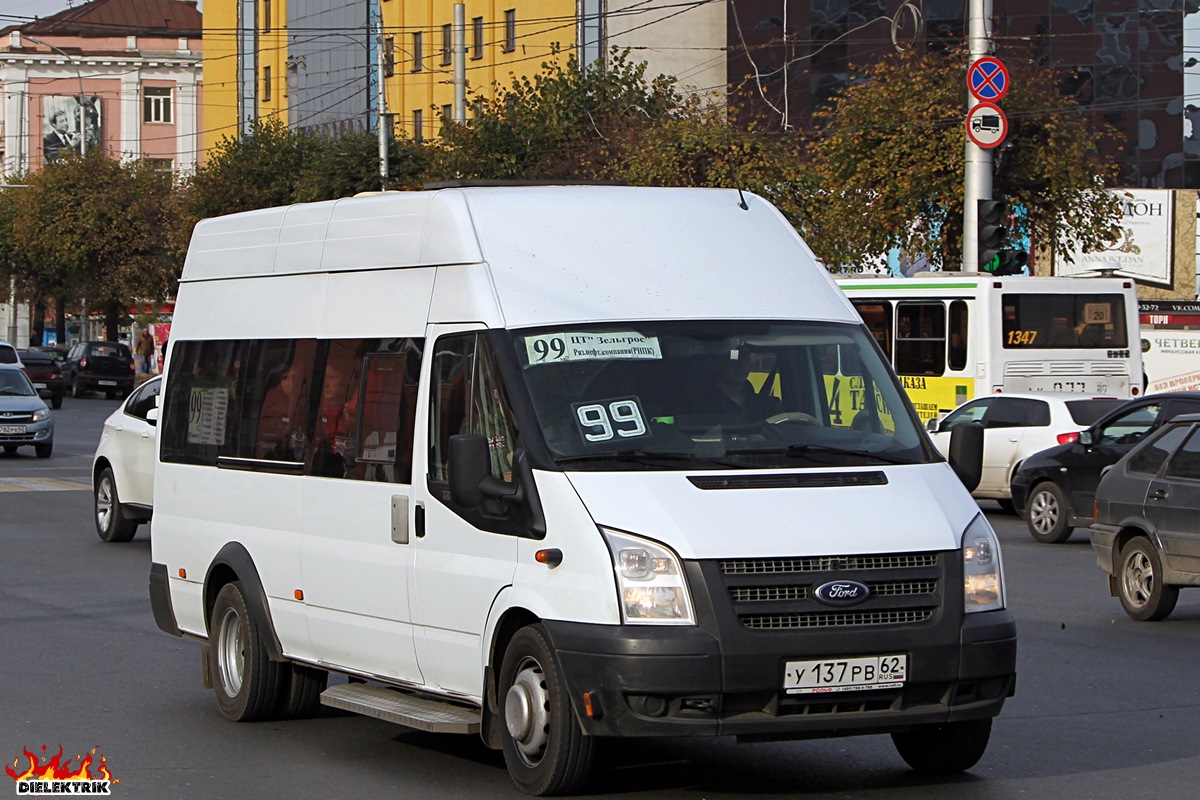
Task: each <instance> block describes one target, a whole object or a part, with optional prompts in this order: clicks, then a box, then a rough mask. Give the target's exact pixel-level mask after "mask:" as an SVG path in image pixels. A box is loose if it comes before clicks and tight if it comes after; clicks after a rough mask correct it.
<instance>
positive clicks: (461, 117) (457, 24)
mask: <svg viewBox="0 0 1200 800" xmlns="http://www.w3.org/2000/svg"><path fill="white" fill-rule="evenodd" d="M452 34H453V40H452V42H451V44H452V47H453V49H454V121H455V122H457V123H458V124H459V125H464V124H466V121H467V7H466V5H465V4H463V3H455V4H454V30H453V31H452Z"/></svg>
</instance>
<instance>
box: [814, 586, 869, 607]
mask: <svg viewBox="0 0 1200 800" xmlns="http://www.w3.org/2000/svg"><path fill="white" fill-rule="evenodd" d="M815 594H816V595H817V599H818V600H820V601H821V602H822V603H824V604H825V605H829V606H852V605H855V604H856V603H861V602H862V601H863V600H866V599H867V598H868V597H870V595H871V590H870V588H868V587H867V585H866V584H865V583H859V582H858V581H830V582H829V583H823V584H821V585H820V586H818V587H817V590H816V592H815Z"/></svg>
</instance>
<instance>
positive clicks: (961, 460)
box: [950, 422, 983, 492]
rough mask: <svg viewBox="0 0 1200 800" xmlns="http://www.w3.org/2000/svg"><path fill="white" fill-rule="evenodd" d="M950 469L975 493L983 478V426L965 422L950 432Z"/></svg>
mask: <svg viewBox="0 0 1200 800" xmlns="http://www.w3.org/2000/svg"><path fill="white" fill-rule="evenodd" d="M950 468H951V469H952V470H954V474H955V475H957V476H958V479H959V480H961V481H962V482H963V486H965V487H967V491H968V492H973V491H975V487H977V486H978V485H979V480H980V479H981V478H982V477H983V426H982V425H980V424H979V423H978V422H964V423H963V424H961V425H955V426H954V428H953V429H952V430H951V431H950Z"/></svg>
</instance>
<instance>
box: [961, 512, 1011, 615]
mask: <svg viewBox="0 0 1200 800" xmlns="http://www.w3.org/2000/svg"><path fill="white" fill-rule="evenodd" d="M962 552H963V610H964V611H966V612H967V613H968V614H969V613H971V612H973V611H999V610H1000V609H1002V608H1004V567H1003V565H1002V564H1001V563H1000V540H999V539H997V538H996V534H995V532H993V531H992V526H991V525H988V523H987V520H986V519H984V516H983V515H982V514H980V515H979V516H977V517H975V519H974V520H972V521H971V524H970V525H968V526H967V531H966V533H964V534H963V547H962Z"/></svg>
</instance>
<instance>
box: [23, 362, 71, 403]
mask: <svg viewBox="0 0 1200 800" xmlns="http://www.w3.org/2000/svg"><path fill="white" fill-rule="evenodd" d="M17 355H18V356H19V357H20V359H21V366H22V367H24V368H25V374H26V375H27V376H28V377H29V380H30V382H32V383H33V388H35V389H37V391H38V394H39V395H41V396H42V397H43V398H50V405H51V406H53V407H54V408H62V402H63V395H64V394H66V392H67V389H66V381H64V380H63V374H62V370H61V369H59V367H58V362H57V361H55V360H54V357H53V356H51V355H50V354H49V353H43V352H41V351H39V350H19V351H17Z"/></svg>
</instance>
